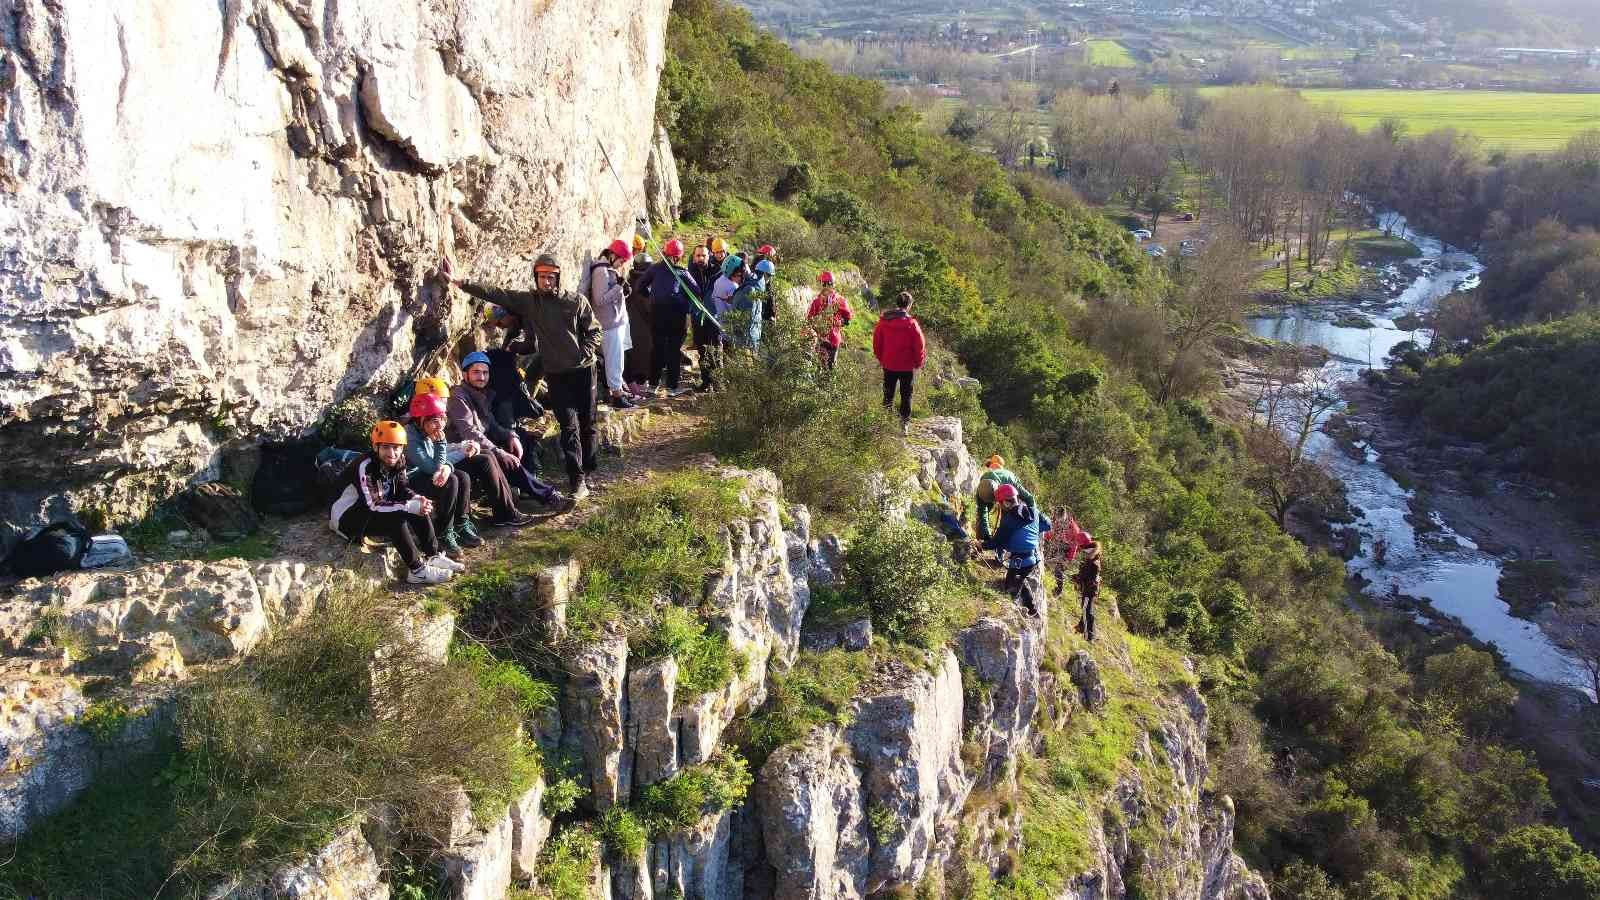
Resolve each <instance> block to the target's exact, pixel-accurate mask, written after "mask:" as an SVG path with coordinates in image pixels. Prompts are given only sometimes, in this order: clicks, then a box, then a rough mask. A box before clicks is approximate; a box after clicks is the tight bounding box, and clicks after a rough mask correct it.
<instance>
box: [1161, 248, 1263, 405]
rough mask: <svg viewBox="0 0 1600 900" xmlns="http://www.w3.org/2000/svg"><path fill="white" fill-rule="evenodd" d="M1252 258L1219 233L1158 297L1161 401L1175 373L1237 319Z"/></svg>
mask: <svg viewBox="0 0 1600 900" xmlns="http://www.w3.org/2000/svg"><path fill="white" fill-rule="evenodd" d="M1255 277H1256V258H1255V254H1254V253H1253V252H1251V249H1250V245H1249V244H1247V243H1245V242H1244V241H1243V240H1241V239H1240V238H1238V237H1237V236H1235V235H1232V234H1228V233H1225V232H1224V233H1220V234H1218V235H1217V236H1216V237H1214V238H1213V239H1212V241H1211V243H1210V244H1209V245H1207V247H1206V249H1205V252H1203V253H1201V254H1200V256H1199V258H1198V259H1196V260H1195V264H1194V265H1192V266H1190V267H1188V268H1187V269H1186V270H1185V271H1183V272H1181V273H1180V274H1179V275H1178V276H1177V277H1176V278H1174V279H1173V281H1172V283H1171V287H1170V288H1168V290H1167V293H1166V296H1165V297H1164V298H1163V301H1164V302H1163V304H1162V305H1163V307H1164V308H1165V310H1166V313H1167V360H1166V366H1165V370H1164V371H1163V372H1162V375H1161V382H1160V386H1159V389H1158V391H1157V397H1158V399H1159V400H1160V401H1161V402H1163V403H1165V402H1166V401H1167V400H1170V399H1172V398H1173V397H1174V396H1176V395H1177V393H1178V388H1179V384H1178V382H1179V380H1180V375H1181V374H1182V373H1183V372H1185V371H1187V370H1188V369H1189V368H1190V367H1191V366H1192V364H1193V363H1194V362H1195V356H1196V354H1197V353H1200V352H1202V351H1203V350H1205V349H1206V348H1208V347H1209V346H1210V344H1211V342H1212V340H1214V339H1215V338H1216V337H1217V336H1218V335H1219V334H1221V333H1222V331H1223V330H1224V329H1225V328H1226V327H1227V326H1229V325H1233V324H1236V323H1238V321H1239V320H1240V319H1241V318H1243V316H1244V313H1245V310H1246V309H1248V308H1249V306H1250V302H1251V286H1252V284H1253V282H1254V281H1255Z"/></svg>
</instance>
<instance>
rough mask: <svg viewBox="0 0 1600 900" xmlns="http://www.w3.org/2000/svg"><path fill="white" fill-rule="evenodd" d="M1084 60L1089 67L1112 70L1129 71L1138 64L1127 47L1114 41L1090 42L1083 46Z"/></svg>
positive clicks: (1099, 40)
mask: <svg viewBox="0 0 1600 900" xmlns="http://www.w3.org/2000/svg"><path fill="white" fill-rule="evenodd" d="M1085 46H1086V48H1087V50H1086V56H1085V59H1086V61H1087V62H1088V63H1089V65H1091V66H1106V67H1108V68H1114V69H1131V68H1133V67H1135V66H1137V65H1138V64H1139V61H1138V60H1137V59H1134V57H1133V54H1132V53H1131V52H1129V50H1128V48H1127V47H1124V46H1122V45H1121V44H1119V43H1117V42H1116V41H1110V40H1103V39H1098V40H1092V41H1088V42H1087V43H1086V44H1085Z"/></svg>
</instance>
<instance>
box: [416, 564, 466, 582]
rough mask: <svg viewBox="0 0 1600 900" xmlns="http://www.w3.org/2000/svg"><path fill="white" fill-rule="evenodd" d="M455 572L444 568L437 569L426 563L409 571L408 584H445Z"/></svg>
mask: <svg viewBox="0 0 1600 900" xmlns="http://www.w3.org/2000/svg"><path fill="white" fill-rule="evenodd" d="M452 574H454V573H451V572H446V571H445V570H443V569H436V568H434V567H433V566H430V565H427V564H426V563H424V564H423V565H422V566H421V567H420V568H418V569H417V570H416V571H414V572H410V573H407V575H406V583H407V584H444V583H445V582H446V581H449V580H450V576H451V575H452Z"/></svg>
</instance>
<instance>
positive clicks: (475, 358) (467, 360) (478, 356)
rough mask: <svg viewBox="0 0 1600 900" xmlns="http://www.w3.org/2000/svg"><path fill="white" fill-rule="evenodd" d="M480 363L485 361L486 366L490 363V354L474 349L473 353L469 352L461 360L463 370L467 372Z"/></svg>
mask: <svg viewBox="0 0 1600 900" xmlns="http://www.w3.org/2000/svg"><path fill="white" fill-rule="evenodd" d="M478 363H483V364H484V365H486V366H487V365H489V354H487V353H485V352H483V351H482V350H474V351H472V352H471V353H468V354H467V355H466V356H465V357H463V358H462V360H461V371H463V372H465V371H466V370H468V369H470V368H472V367H473V366H474V365H476V364H478Z"/></svg>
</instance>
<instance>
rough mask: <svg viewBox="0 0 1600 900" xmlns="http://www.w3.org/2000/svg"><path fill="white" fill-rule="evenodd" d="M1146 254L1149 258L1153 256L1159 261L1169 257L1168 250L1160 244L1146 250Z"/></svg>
mask: <svg viewBox="0 0 1600 900" xmlns="http://www.w3.org/2000/svg"><path fill="white" fill-rule="evenodd" d="M1144 252H1145V254H1146V255H1148V256H1153V257H1155V258H1157V259H1160V258H1161V257H1163V256H1166V255H1167V248H1165V247H1163V246H1161V245H1160V244H1151V245H1150V246H1148V247H1146V248H1144Z"/></svg>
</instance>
